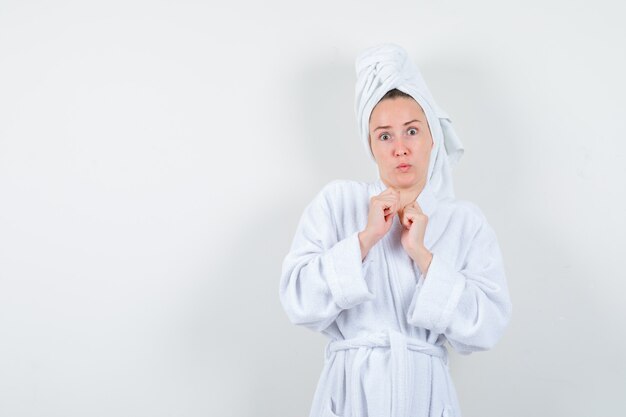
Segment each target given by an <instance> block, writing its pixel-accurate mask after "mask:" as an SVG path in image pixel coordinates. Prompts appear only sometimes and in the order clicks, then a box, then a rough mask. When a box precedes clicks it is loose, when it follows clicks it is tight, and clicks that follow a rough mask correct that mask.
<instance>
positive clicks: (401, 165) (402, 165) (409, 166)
mask: <svg viewBox="0 0 626 417" xmlns="http://www.w3.org/2000/svg"><path fill="white" fill-rule="evenodd" d="M396 168H398V169H399V170H400V171H402V172H406V171H408V170H409V169H410V168H411V165H409V164H400V165H398V166H397V167H396Z"/></svg>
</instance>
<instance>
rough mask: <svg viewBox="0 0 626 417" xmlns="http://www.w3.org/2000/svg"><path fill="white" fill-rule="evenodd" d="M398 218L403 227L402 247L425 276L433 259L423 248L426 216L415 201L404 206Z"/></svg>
mask: <svg viewBox="0 0 626 417" xmlns="http://www.w3.org/2000/svg"><path fill="white" fill-rule="evenodd" d="M398 216H399V217H400V222H401V223H402V226H403V228H402V237H401V239H400V241H401V242H402V246H403V247H404V250H405V251H406V252H407V253H408V254H409V256H410V257H411V258H412V259H413V260H414V261H415V263H416V264H417V266H418V267H419V269H420V271H421V272H422V273H423V274H426V271H427V270H428V266H429V265H430V261H431V260H432V257H433V255H432V253H430V251H428V249H426V247H425V246H424V234H425V232H426V226H427V225H428V216H426V215H425V214H424V212H423V211H422V209H421V207H420V206H419V204H417V201H414V202H413V203H411V204H407V205H406V206H404V208H403V209H402V211H401V212H398Z"/></svg>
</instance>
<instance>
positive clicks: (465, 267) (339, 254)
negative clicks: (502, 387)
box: [279, 44, 511, 417]
mask: <svg viewBox="0 0 626 417" xmlns="http://www.w3.org/2000/svg"><path fill="white" fill-rule="evenodd" d="M381 62H383V63H384V64H385V65H388V66H390V67H391V68H390V69H389V68H388V69H387V71H386V72H385V71H381V68H382V67H384V65H382V64H381ZM403 71H404V72H405V73H406V72H409V75H410V77H404V78H403V77H401V76H398V74H402V72H403ZM381 73H383V74H382V76H381ZM357 74H358V75H359V82H361V85H360V84H359V82H357V117H358V118H360V117H363V118H367V119H369V114H370V113H371V110H372V108H373V107H374V105H375V104H376V103H377V102H378V100H379V99H380V97H382V95H384V94H385V92H386V91H388V90H390V89H392V88H398V89H402V90H403V91H405V92H407V93H408V94H411V95H412V96H413V97H414V98H415V99H416V100H417V101H418V102H419V103H420V105H421V106H422V108H423V109H424V111H425V114H426V116H427V119H428V123H429V126H430V129H431V134H432V136H433V141H434V145H433V150H432V153H431V159H430V166H429V171H428V180H427V182H426V185H425V186H424V188H423V190H422V191H421V193H420V194H419V196H418V197H417V203H418V204H419V206H420V208H421V209H422V211H423V212H424V214H425V215H426V216H428V225H427V228H426V231H425V236H424V245H425V247H426V248H427V249H428V250H429V251H430V252H431V253H432V254H433V258H432V261H431V264H430V266H429V268H428V270H427V273H426V276H424V275H423V274H422V273H421V272H420V270H419V268H418V267H417V265H416V264H415V262H414V261H413V260H412V259H411V258H410V257H409V255H408V254H407V253H406V251H405V250H404V248H403V247H402V244H401V243H400V237H401V233H402V227H403V226H402V224H401V223H400V220H399V218H398V216H397V215H396V216H394V221H393V225H392V227H391V229H390V230H389V232H388V233H387V234H386V235H385V236H384V237H383V238H382V239H381V240H379V241H378V242H377V243H376V244H375V245H374V246H373V247H372V249H371V250H370V251H369V252H368V254H367V256H366V257H365V259H363V260H362V259H361V250H360V245H359V238H358V233H359V232H360V231H363V230H364V229H365V226H366V225H367V218H368V210H369V203H370V198H371V197H373V196H375V195H378V194H380V193H381V192H383V191H384V190H385V188H386V185H385V184H384V183H383V181H382V180H381V179H380V178H378V179H377V180H375V181H373V182H360V181H352V180H333V181H331V182H329V183H328V184H326V185H325V186H324V187H323V188H322V189H321V190H320V191H319V192H318V193H317V194H316V196H315V197H314V198H313V200H312V201H311V202H310V203H309V204H308V205H307V207H306V208H305V210H304V212H303V214H302V216H301V218H300V221H299V224H298V226H297V229H296V233H295V236H294V238H293V242H292V245H291V248H290V250H289V252H288V254H287V255H286V257H285V259H284V261H283V265H282V274H281V279H280V286H279V297H280V301H281V303H282V306H283V308H284V310H285V312H286V313H287V316H288V318H289V320H290V321H291V322H292V323H294V324H297V325H301V326H304V327H307V328H309V329H311V330H314V331H316V332H321V333H322V334H324V335H326V336H327V337H328V338H329V342H328V344H327V345H326V349H325V352H324V359H325V361H324V367H323V370H322V373H321V376H320V379H319V382H318V385H317V388H316V391H315V394H314V397H313V403H312V408H311V411H310V417H332V416H339V417H344V416H345V417H348V416H350V417H366V416H369V417H386V416H391V417H409V416H410V417H442V416H443V417H452V416H455V417H461V411H460V407H459V402H458V398H457V394H456V391H455V387H454V384H453V382H452V380H451V378H450V373H449V367H448V352H447V349H446V346H444V344H445V343H446V342H447V343H448V345H449V346H451V347H452V348H453V349H455V350H456V351H457V352H459V353H461V354H469V353H471V352H474V351H482V350H487V349H489V348H491V347H493V346H494V345H495V343H496V342H497V341H498V340H499V339H500V338H501V336H502V334H503V332H504V330H505V328H506V327H507V325H508V323H509V321H510V316H511V302H510V298H509V293H508V288H507V283H506V277H505V271H504V267H503V261H502V255H501V252H500V248H499V245H498V241H497V237H496V234H495V232H494V230H493V229H492V228H491V227H490V225H489V223H488V222H487V220H486V218H485V216H484V215H483V213H482V211H481V210H480V209H479V207H478V206H476V205H475V204H473V203H471V202H468V201H464V200H458V199H456V198H455V197H454V194H453V191H452V185H451V182H450V179H451V176H450V163H451V161H452V162H453V161H454V160H453V159H451V158H450V156H449V155H454V156H455V158H456V159H457V160H458V158H459V157H460V155H461V154H462V150H463V148H462V145H461V144H460V141H459V140H458V138H457V137H456V135H455V134H454V131H453V130H452V127H451V125H450V123H449V118H447V116H445V118H443V117H441V115H442V113H441V109H439V108H437V107H436V106H435V105H434V102H433V101H432V97H431V96H430V95H429V93H428V92H427V90H426V89H425V85H424V84H423V83H422V84H421V85H420V88H419V89H415V88H414V87H415V86H416V85H419V82H418V81H419V80H417V79H418V78H420V79H421V77H420V76H419V73H418V72H417V70H416V68H414V67H412V66H411V64H410V62H409V61H408V60H407V59H406V53H405V52H404V50H403V49H402V48H400V47H398V46H396V45H393V44H383V45H381V46H378V47H373V48H370V49H368V50H366V51H365V52H363V53H362V54H361V55H360V57H359V58H358V59H357ZM390 77H395V79H392V80H389V78H390ZM411 77H412V78H411ZM364 78H368V79H366V80H364ZM407 80H408V81H407ZM366 81H367V82H366ZM385 81H386V82H385ZM372 85H374V87H375V86H376V85H378V86H379V87H380V88H379V89H378V90H379V91H376V89H375V88H371V87H372ZM367 86H369V87H370V90H371V91H370V93H369V94H368V96H369V97H368V100H369V101H371V103H369V104H368V103H365V104H364V103H363V100H364V99H363V96H361V98H359V92H362V91H363V90H364V89H366V88H367ZM372 103H373V104H372ZM360 120H361V119H360ZM365 129H367V125H365ZM361 133H364V134H368V133H367V131H365V132H363V131H361ZM368 148H369V146H368ZM446 148H448V149H449V151H448V152H447V151H446Z"/></svg>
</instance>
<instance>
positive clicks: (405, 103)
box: [370, 97, 426, 122]
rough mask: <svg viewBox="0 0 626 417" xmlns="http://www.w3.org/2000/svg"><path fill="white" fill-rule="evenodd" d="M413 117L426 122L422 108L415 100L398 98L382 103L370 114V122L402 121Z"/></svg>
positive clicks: (385, 100)
mask: <svg viewBox="0 0 626 417" xmlns="http://www.w3.org/2000/svg"><path fill="white" fill-rule="evenodd" d="M407 117H413V118H416V119H418V120H422V121H425V120H426V117H425V114H424V110H423V109H422V106H420V105H419V103H418V102H417V101H415V100H414V99H413V98H408V97H396V98H388V99H384V100H382V101H380V102H379V103H378V104H376V106H375V107H374V109H373V110H372V113H371V114H370V122H372V121H375V120H402V121H403V122H404V121H406V120H404V119H406V118H407Z"/></svg>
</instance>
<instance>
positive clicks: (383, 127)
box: [374, 119, 422, 132]
mask: <svg viewBox="0 0 626 417" xmlns="http://www.w3.org/2000/svg"><path fill="white" fill-rule="evenodd" d="M413 122H418V123H422V121H421V120H417V119H414V120H411V121H409V122H406V123H405V124H404V125H405V126H406V125H408V124H410V123H413ZM390 127H391V126H378V127H377V128H376V129H374V132H376V131H377V130H378V129H389V128H390Z"/></svg>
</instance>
